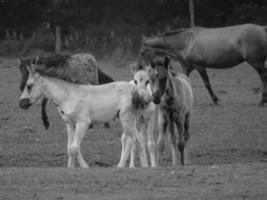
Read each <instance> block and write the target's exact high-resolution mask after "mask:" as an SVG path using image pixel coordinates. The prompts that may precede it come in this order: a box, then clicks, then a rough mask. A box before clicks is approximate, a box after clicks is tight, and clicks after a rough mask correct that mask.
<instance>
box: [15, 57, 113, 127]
mask: <svg viewBox="0 0 267 200" xmlns="http://www.w3.org/2000/svg"><path fill="white" fill-rule="evenodd" d="M35 61H36V60H35V59H25V60H23V59H21V58H18V64H19V68H20V73H21V81H20V86H19V88H20V91H21V92H22V91H23V90H24V88H25V85H26V81H27V79H28V76H29V73H28V70H27V67H26V66H27V65H31V64H32V63H34V62H35ZM37 64H38V65H37V66H38V67H39V69H38V70H40V71H46V72H47V73H48V74H50V75H52V76H55V77H59V78H62V79H64V80H66V81H70V82H74V83H81V84H82V83H83V84H86V83H90V84H93V85H98V84H105V83H110V82H113V81H114V80H113V79H112V78H111V77H109V76H108V75H107V74H105V73H104V72H103V71H102V70H100V69H99V67H98V64H97V61H96V59H95V57H94V56H93V55H91V54H88V53H80V54H74V55H71V56H70V55H53V56H49V57H40V58H39V59H38V61H37ZM46 105H47V98H43V99H42V102H41V118H42V121H43V124H44V127H45V129H48V128H49V125H50V123H49V120H48V116H47V112H46ZM25 109H27V108H26V107H25ZM105 127H109V124H108V123H105Z"/></svg>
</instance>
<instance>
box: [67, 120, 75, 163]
mask: <svg viewBox="0 0 267 200" xmlns="http://www.w3.org/2000/svg"><path fill="white" fill-rule="evenodd" d="M66 126H67V132H68V144H67V151H68V167H69V168H70V167H74V166H75V163H74V161H75V160H74V155H73V153H72V151H71V144H72V140H73V137H74V127H73V125H71V124H69V123H67V124H66Z"/></svg>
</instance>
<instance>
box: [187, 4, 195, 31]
mask: <svg viewBox="0 0 267 200" xmlns="http://www.w3.org/2000/svg"><path fill="white" fill-rule="evenodd" d="M188 3H189V14H190V27H194V26H195V25H196V23H195V10H194V0H188Z"/></svg>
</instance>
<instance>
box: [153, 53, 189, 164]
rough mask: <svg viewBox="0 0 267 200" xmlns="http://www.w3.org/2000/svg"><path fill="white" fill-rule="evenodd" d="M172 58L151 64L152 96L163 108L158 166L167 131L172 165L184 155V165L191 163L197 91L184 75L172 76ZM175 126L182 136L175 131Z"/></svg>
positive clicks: (160, 58) (160, 116)
mask: <svg viewBox="0 0 267 200" xmlns="http://www.w3.org/2000/svg"><path fill="white" fill-rule="evenodd" d="M169 62H170V60H169V57H167V56H164V57H162V56H158V57H156V58H155V59H154V60H153V62H152V65H151V68H152V70H151V72H150V78H151V81H152V96H153V99H154V103H155V104H158V105H159V115H158V120H159V122H158V123H159V137H158V142H157V149H158V151H157V163H158V160H159V156H160V153H162V151H163V150H164V138H165V136H166V131H167V128H168V129H169V133H170V135H169V139H170V144H171V151H172V164H173V165H174V166H175V165H177V161H178V157H177V156H178V155H177V152H178V150H179V152H180V161H181V164H182V165H184V164H188V159H187V151H186V147H187V142H188V140H189V137H190V134H189V121H190V115H191V112H192V106H193V92H192V87H191V84H190V81H189V79H188V77H187V76H185V75H183V74H177V75H175V76H174V75H172V74H171V72H170V71H169ZM175 125H176V127H177V130H178V134H177V132H176V131H175Z"/></svg>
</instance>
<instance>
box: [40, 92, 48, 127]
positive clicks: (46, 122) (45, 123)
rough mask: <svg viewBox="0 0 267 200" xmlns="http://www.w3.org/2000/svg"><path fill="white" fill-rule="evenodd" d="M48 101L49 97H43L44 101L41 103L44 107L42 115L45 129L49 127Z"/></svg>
mask: <svg viewBox="0 0 267 200" xmlns="http://www.w3.org/2000/svg"><path fill="white" fill-rule="evenodd" d="M47 101H48V99H47V98H45V97H44V98H43V99H42V103H41V105H42V109H41V113H42V116H41V117H42V121H43V124H44V127H45V129H48V128H49V120H48V117H47V113H46V104H47Z"/></svg>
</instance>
